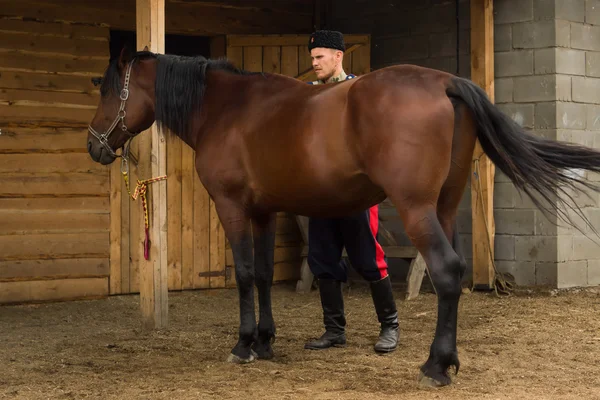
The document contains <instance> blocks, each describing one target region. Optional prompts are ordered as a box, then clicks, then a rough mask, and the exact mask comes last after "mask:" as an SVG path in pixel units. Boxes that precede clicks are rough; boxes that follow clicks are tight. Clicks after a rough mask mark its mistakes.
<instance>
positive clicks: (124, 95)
mask: <svg viewBox="0 0 600 400" xmlns="http://www.w3.org/2000/svg"><path fill="white" fill-rule="evenodd" d="M134 62H135V58H134V59H133V60H132V61H131V62H130V63H129V66H128V67H127V72H126V73H125V83H124V85H123V89H122V90H121V94H120V95H119V98H120V99H121V106H120V107H119V112H118V113H117V116H116V117H115V119H114V121H113V123H112V124H111V125H110V127H109V128H108V130H107V131H106V132H104V133H98V132H96V130H95V129H94V128H92V126H91V125H88V130H89V131H90V133H91V134H92V135H93V136H94V137H95V138H96V139H98V141H99V142H100V144H101V145H102V146H103V147H104V148H105V149H106V150H107V151H108V153H109V154H110V155H112V156H113V157H115V158H117V157H121V156H120V155H118V154H117V153H115V152H114V150H113V149H112V148H111V147H110V146H109V145H108V137H109V136H110V134H111V133H112V132H113V131H114V130H115V128H116V127H117V125H118V124H119V121H120V122H121V130H122V131H123V132H124V133H126V134H127V135H128V136H129V139H131V138H133V137H134V136H135V135H136V134H137V133H132V132H129V130H128V129H127V126H126V125H125V116H126V115H127V112H126V111H125V103H126V102H127V99H128V98H129V78H130V77H131V68H132V66H133V63H134ZM129 139H128V141H129ZM128 147H129V146H127V149H128ZM126 153H127V151H125V150H124V153H123V156H125V157H126Z"/></svg>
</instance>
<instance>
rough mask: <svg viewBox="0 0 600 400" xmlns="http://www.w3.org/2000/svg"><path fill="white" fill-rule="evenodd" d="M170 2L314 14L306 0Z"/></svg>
mask: <svg viewBox="0 0 600 400" xmlns="http://www.w3.org/2000/svg"><path fill="white" fill-rule="evenodd" d="M169 2H170V3H190V4H194V5H201V6H203V8H205V7H218V8H224V9H236V10H244V11H251V12H259V11H262V12H269V13H270V14H272V15H278V14H281V13H284V14H295V15H297V14H304V15H306V16H312V4H310V3H311V2H310V1H306V0H286V1H281V0H270V1H269V0H204V1H201V0H169Z"/></svg>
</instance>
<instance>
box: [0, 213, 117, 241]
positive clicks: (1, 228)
mask: <svg viewBox="0 0 600 400" xmlns="http://www.w3.org/2000/svg"><path fill="white" fill-rule="evenodd" d="M110 218H111V216H110V215H109V214H91V213H82V212H61V213H55V212H48V211H38V212H14V211H6V210H2V209H0V221H2V223H1V224H0V235H27V234H43V233H75V232H78V233H89V232H108V231H109V227H110Z"/></svg>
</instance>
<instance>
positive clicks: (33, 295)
mask: <svg viewBox="0 0 600 400" xmlns="http://www.w3.org/2000/svg"><path fill="white" fill-rule="evenodd" d="M107 295H108V279H107V278H82V279H53V280H48V281H24V282H0V303H2V304H16V303H25V302H40V301H59V300H77V299H91V298H101V297H106V296H107Z"/></svg>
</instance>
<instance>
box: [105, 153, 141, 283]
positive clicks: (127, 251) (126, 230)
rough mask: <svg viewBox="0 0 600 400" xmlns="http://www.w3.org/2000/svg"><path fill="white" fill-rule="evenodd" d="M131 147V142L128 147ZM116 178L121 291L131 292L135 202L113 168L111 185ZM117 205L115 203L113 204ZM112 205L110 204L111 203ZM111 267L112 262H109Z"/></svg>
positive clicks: (131, 168)
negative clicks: (118, 186) (132, 214)
mask: <svg viewBox="0 0 600 400" xmlns="http://www.w3.org/2000/svg"><path fill="white" fill-rule="evenodd" d="M131 148H133V144H132V145H131V147H130V149H131ZM133 169H135V167H134V166H130V172H131V171H132V170H133ZM117 173H119V177H118V178H117V177H116V174H117ZM133 176H134V175H133V174H131V173H130V174H129V178H130V179H131V178H132V177H133ZM117 179H118V180H119V181H120V182H121V218H120V223H121V224H120V225H121V261H120V263H119V270H120V275H121V284H120V285H121V293H131V284H130V281H131V261H132V255H133V251H132V249H131V226H132V225H131V220H130V218H131V207H135V204H132V200H131V196H130V194H129V192H127V186H126V185H125V180H124V179H123V177H122V175H121V174H120V169H119V171H117V170H114V171H113V175H111V185H112V184H114V183H116V181H117ZM130 182H136V181H135V180H131V181H130ZM114 206H115V207H117V205H116V204H115V205H114ZM111 207H112V204H111ZM117 262H118V261H117ZM111 268H112V264H111Z"/></svg>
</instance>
